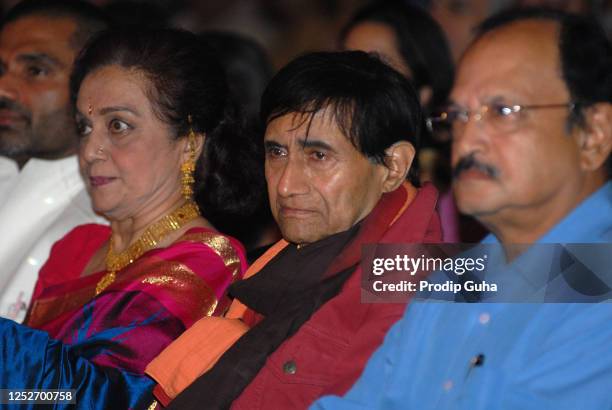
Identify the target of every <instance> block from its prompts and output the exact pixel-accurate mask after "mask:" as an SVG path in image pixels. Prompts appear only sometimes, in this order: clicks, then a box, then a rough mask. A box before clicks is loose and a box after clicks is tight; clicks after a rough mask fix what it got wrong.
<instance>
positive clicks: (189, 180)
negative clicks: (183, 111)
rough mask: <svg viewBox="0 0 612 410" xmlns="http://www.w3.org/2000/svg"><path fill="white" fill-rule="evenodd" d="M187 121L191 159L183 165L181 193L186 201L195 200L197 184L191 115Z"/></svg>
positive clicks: (194, 142)
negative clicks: (194, 194)
mask: <svg viewBox="0 0 612 410" xmlns="http://www.w3.org/2000/svg"><path fill="white" fill-rule="evenodd" d="M187 119H188V121H189V136H188V137H187V138H188V141H187V147H188V149H189V158H188V159H187V161H185V162H183V164H182V165H181V173H182V176H181V193H182V194H183V197H184V198H185V199H187V200H189V199H192V198H193V183H194V182H195V179H194V177H193V173H194V172H195V155H196V152H195V146H196V136H195V132H193V128H192V126H191V115H190V116H188V117H187Z"/></svg>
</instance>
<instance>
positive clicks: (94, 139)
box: [79, 130, 108, 162]
mask: <svg viewBox="0 0 612 410" xmlns="http://www.w3.org/2000/svg"><path fill="white" fill-rule="evenodd" d="M99 134H100V133H96V132H95V131H94V130H92V131H91V132H90V133H89V135H87V136H86V137H84V138H82V139H81V141H80V145H79V155H80V156H82V157H83V158H84V159H85V161H87V162H93V161H95V160H98V159H103V158H106V155H107V154H108V153H107V152H106V151H107V148H106V147H105V145H104V139H103V138H102V137H101V135H99Z"/></svg>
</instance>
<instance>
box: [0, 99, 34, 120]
mask: <svg viewBox="0 0 612 410" xmlns="http://www.w3.org/2000/svg"><path fill="white" fill-rule="evenodd" d="M0 110H6V111H11V112H12V113H14V114H15V115H16V116H18V117H20V118H21V119H23V120H25V121H27V122H30V119H31V118H32V115H31V113H30V111H29V110H27V109H26V108H25V107H24V106H22V105H21V104H19V103H17V102H15V101H13V100H10V99H8V98H6V97H0Z"/></svg>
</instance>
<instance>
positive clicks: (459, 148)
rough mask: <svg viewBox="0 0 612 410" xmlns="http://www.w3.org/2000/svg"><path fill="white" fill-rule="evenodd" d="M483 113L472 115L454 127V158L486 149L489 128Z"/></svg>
mask: <svg viewBox="0 0 612 410" xmlns="http://www.w3.org/2000/svg"><path fill="white" fill-rule="evenodd" d="M484 125H485V123H484V121H483V119H482V116H481V114H475V115H470V116H469V117H468V119H467V121H464V122H462V123H461V124H460V126H459V127H454V129H453V144H452V151H453V155H452V156H453V159H455V158H461V157H463V156H464V155H466V154H468V153H474V152H480V151H484V150H485V148H486V146H487V144H488V137H487V130H486V127H485V126H484Z"/></svg>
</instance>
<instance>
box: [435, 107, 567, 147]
mask: <svg viewBox="0 0 612 410" xmlns="http://www.w3.org/2000/svg"><path fill="white" fill-rule="evenodd" d="M576 106H577V104H576V103H574V102H567V103H560V104H538V105H516V104H503V103H491V104H483V105H481V106H480V107H479V108H477V109H476V110H466V109H462V108H461V107H458V106H453V105H451V106H449V107H447V108H446V109H445V110H443V111H441V112H439V113H438V115H435V116H432V117H429V118H427V120H426V123H427V128H428V129H429V131H430V132H431V133H432V135H433V137H434V138H435V139H436V140H438V141H448V140H451V139H453V138H454V137H456V136H457V135H461V134H463V131H464V128H465V125H466V124H467V123H468V121H469V120H470V118H473V119H474V121H482V124H483V125H484V126H487V127H489V129H491V130H495V131H497V132H500V133H507V134H510V133H513V132H515V131H517V130H518V129H519V128H520V126H521V122H522V121H521V118H522V116H521V113H523V112H524V111H528V110H544V109H559V108H566V109H569V110H570V111H573V110H575V109H576Z"/></svg>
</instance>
